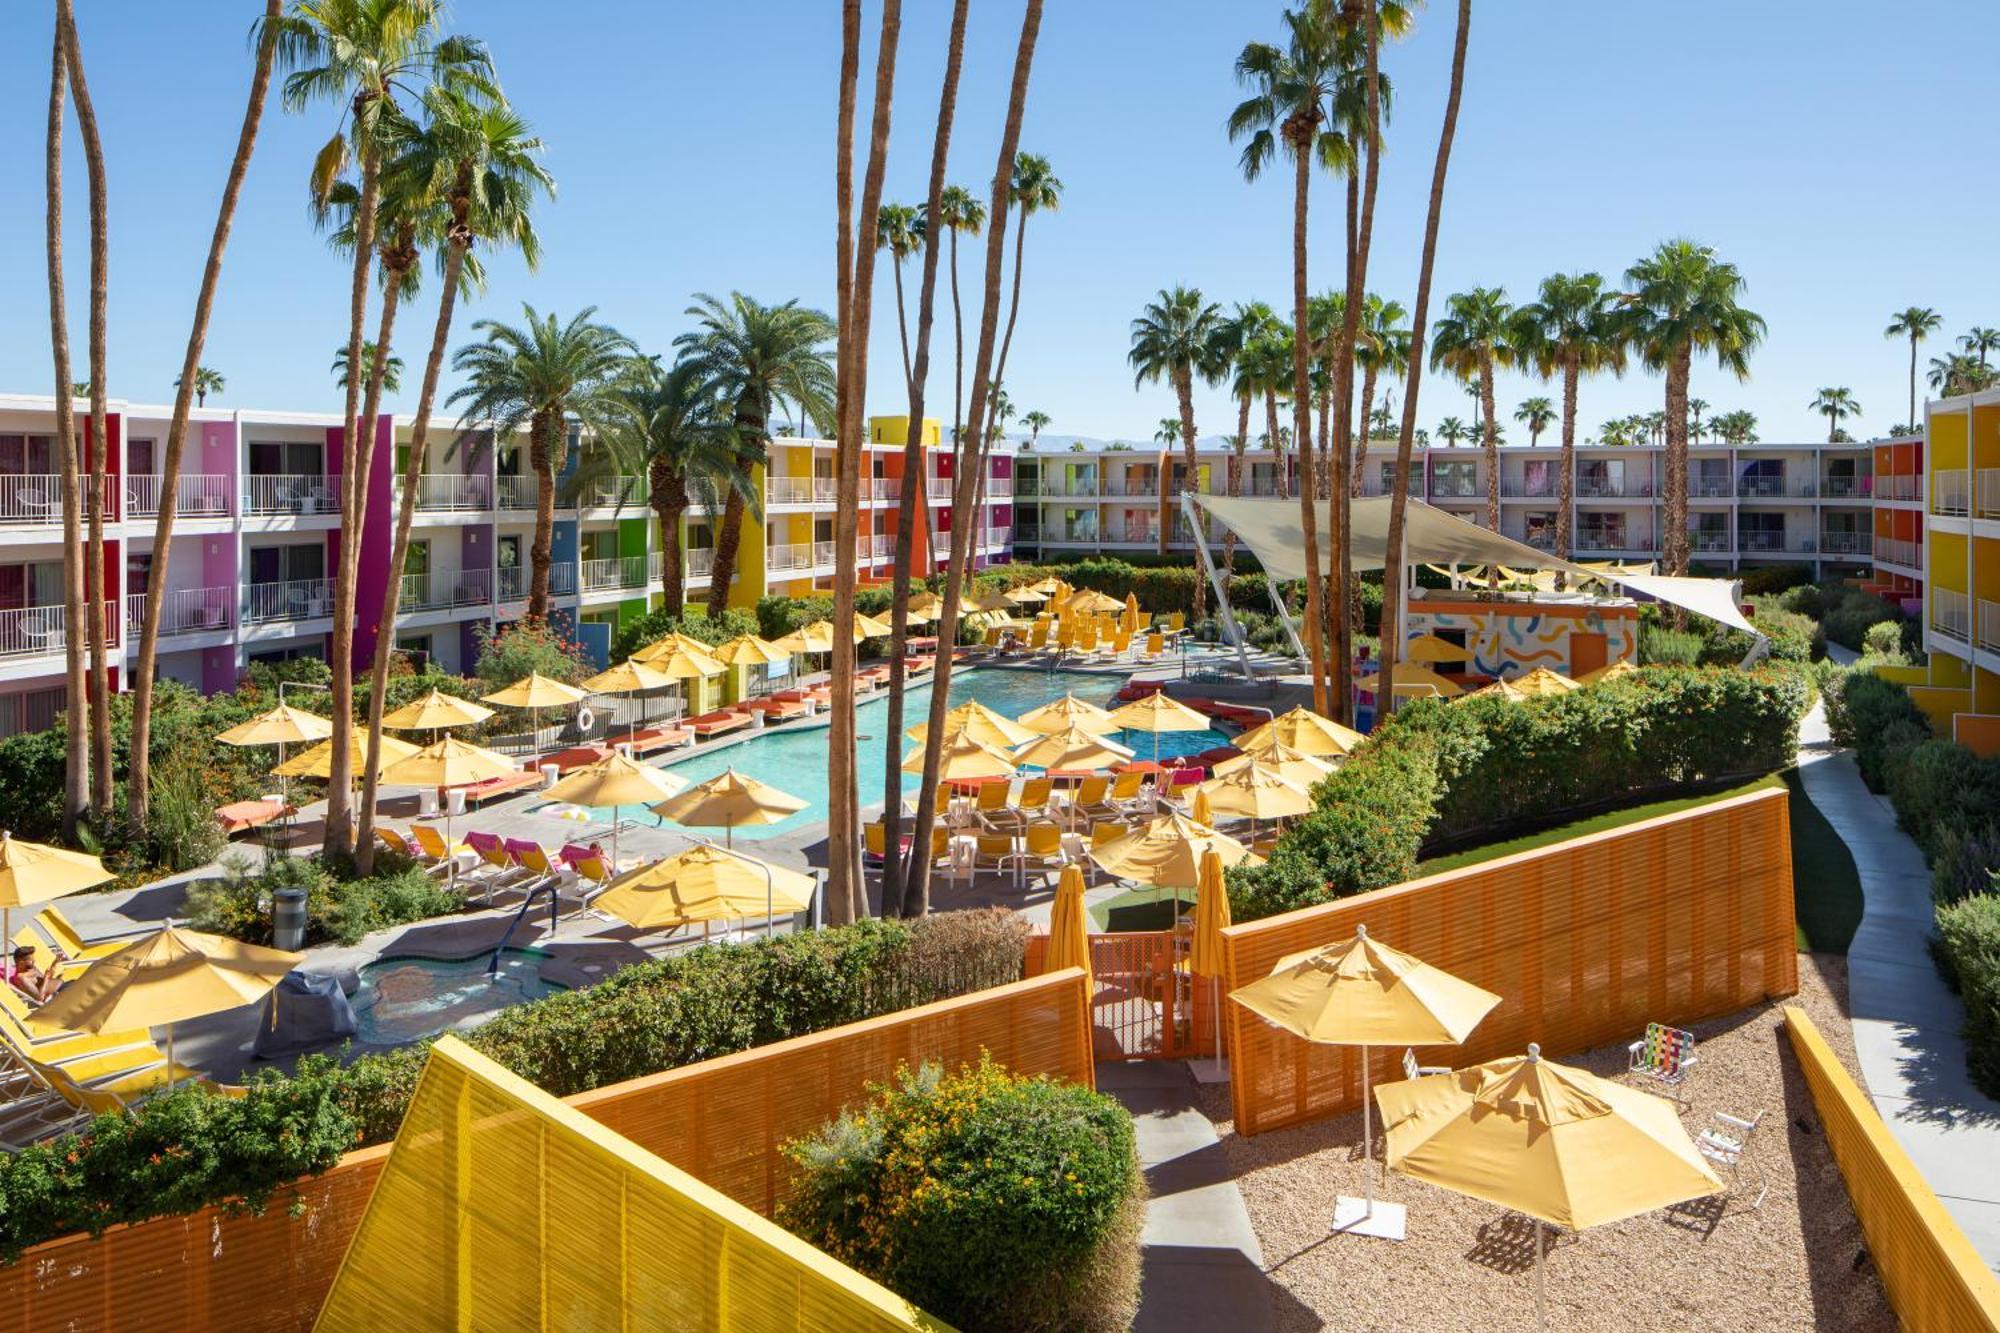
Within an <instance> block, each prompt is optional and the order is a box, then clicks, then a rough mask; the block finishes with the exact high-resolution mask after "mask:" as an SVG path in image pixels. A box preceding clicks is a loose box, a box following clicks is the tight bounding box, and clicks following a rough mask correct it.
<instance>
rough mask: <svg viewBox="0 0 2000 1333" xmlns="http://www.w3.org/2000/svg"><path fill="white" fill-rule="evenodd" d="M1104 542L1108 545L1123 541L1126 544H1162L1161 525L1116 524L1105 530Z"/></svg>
mask: <svg viewBox="0 0 2000 1333" xmlns="http://www.w3.org/2000/svg"><path fill="white" fill-rule="evenodd" d="M1104 542H1105V544H1106V545H1107V546H1115V545H1118V544H1121V543H1122V544H1124V545H1126V546H1139V545H1144V546H1158V545H1159V544H1160V525H1159V524H1157V523H1125V524H1119V525H1114V526H1112V527H1108V528H1106V529H1105V530H1104Z"/></svg>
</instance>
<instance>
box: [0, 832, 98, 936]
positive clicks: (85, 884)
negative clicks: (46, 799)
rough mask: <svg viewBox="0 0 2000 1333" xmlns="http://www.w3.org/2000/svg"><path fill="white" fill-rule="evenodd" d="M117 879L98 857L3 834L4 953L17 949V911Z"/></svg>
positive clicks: (0, 915) (0, 905) (0, 911)
mask: <svg viewBox="0 0 2000 1333" xmlns="http://www.w3.org/2000/svg"><path fill="white" fill-rule="evenodd" d="M115 878H117V876H115V875H113V874H112V873H111V872H110V871H109V870H106V869H105V868H104V863H103V862H102V861H100V860H98V859H97V858H96V857H94V856H89V855H86V854H85V853H83V852H72V851H70V850H69V849H68V848H66V847H45V846H43V845H42V844H41V843H39V842H22V841H21V840H20V839H19V838H16V837H15V836H14V835H12V834H11V833H6V832H0V949H10V948H12V947H13V941H14V919H13V917H14V909H15V908H16V907H29V906H32V905H33V904H35V903H45V902H48V901H49V900H51V899H53V898H61V897H64V896H66V895H68V894H72V893H80V892H82V891H83V890H84V889H88V888H93V887H95V886H97V885H99V884H103V883H105V882H106V881H107V880H111V879H115Z"/></svg>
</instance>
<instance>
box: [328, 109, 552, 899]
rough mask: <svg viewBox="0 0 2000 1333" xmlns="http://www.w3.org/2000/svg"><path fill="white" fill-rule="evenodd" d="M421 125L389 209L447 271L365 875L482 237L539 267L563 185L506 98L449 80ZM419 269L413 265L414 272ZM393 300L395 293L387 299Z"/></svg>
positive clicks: (391, 631) (391, 176)
mask: <svg viewBox="0 0 2000 1333" xmlns="http://www.w3.org/2000/svg"><path fill="white" fill-rule="evenodd" d="M424 111H425V121H424V123H423V124H421V125H417V124H413V123H411V122H409V121H406V120H403V119H402V118H400V117H397V118H396V119H395V121H394V122H392V123H393V124H394V126H395V129H396V131H397V133H398V137H397V138H396V139H395V141H394V143H393V147H392V149H391V153H392V156H390V158H389V160H388V161H387V162H386V163H385V165H384V167H383V171H382V180H383V186H382V195H383V216H384V217H385V218H388V219H391V220H392V223H393V225H394V226H395V228H396V229H397V230H398V231H399V232H406V233H407V234H409V235H410V236H412V237H413V238H415V239H416V240H417V241H419V242H420V243H423V244H426V245H429V246H431V247H432V248H434V249H436V250H438V251H440V252H441V257H442V261H443V262H442V265H441V268H442V270H443V272H442V280H441V282H440V290H439V294H438V313H437V320H436V322H435V324H434V325H433V326H432V330H431V346H430V353H429V355H428V356H427V357H426V358H425V361H424V382H423V388H422V390H421V391H420V392H419V394H418V397H417V415H416V420H415V421H414V422H413V423H412V424H411V427H410V444H409V451H408V456H407V457H406V458H405V459H404V463H403V479H402V480H403V486H402V503H401V504H400V505H399V506H398V508H397V511H396V534H395V537H394V539H393V541H392V542H391V545H390V554H389V577H388V582H387V585H386V587H385V588H384V590H383V596H382V605H381V608H380V610H379V611H378V613H377V619H376V626H375V647H374V656H373V660H372V662H371V663H370V671H369V681H370V688H369V691H368V724H367V725H368V744H367V750H366V754H367V764H366V766H365V767H364V769H363V770H362V779H361V784H362V785H361V793H362V800H361V810H360V817H359V820H358V822H357V825H356V830H355V833H356V837H355V861H356V864H357V866H358V867H359V869H360V870H361V872H362V873H363V874H366V873H368V871H369V870H371V869H372V868H373V863H374V850H375V849H374V844H375V836H374V834H375V792H376V787H377V782H378V780H379V777H380V772H379V770H380V764H379V762H378V759H377V755H378V754H379V752H380V750H381V746H382V715H383V713H382V710H383V707H384V705H385V703H386V701H387V698H388V692H389V691H388V685H389V662H390V658H391V655H392V654H393V652H394V649H395V642H396V613H397V610H398V607H399V604H400V602H401V600H402V592H403V572H404V570H405V568H406V567H407V566H408V563H409V555H410V528H411V523H412V521H413V520H414V518H415V516H416V510H417V492H418V488H419V486H420V485H421V483H422V481H423V476H424V471H425V465H426V463H427V461H428V458H429V453H430V426H431V413H432V410H433V408H434V406H435V404H436V402H437V391H438V381H439V379H440V377H441V375H442V373H443V370H444V354H445V348H446V346H447V345H448V344H449V342H450V340H451V326H452V319H453V316H454V313H455V311H456V310H457V302H458V296H459V294H460V291H461V289H472V288H476V287H478V286H479V285H481V283H482V281H483V278H484V272H483V267H482V265H481V264H480V262H479V260H478V258H477V257H476V256H475V255H474V254H473V246H474V244H475V243H479V242H483V243H485V244H486V245H487V246H488V247H492V248H498V247H505V246H512V247H514V248H516V249H518V250H520V252H521V255H522V258H523V259H524V260H525V261H526V264H527V266H528V268H529V269H530V270H532V269H534V268H535V267H536V265H537V264H538V262H539V260H540V257H541V244H540V241H539V239H538V237H537V236H536V234H535V229H534V225H533V223H532V221H531V220H530V214H531V211H532V209H533V206H534V202H535V200H536V199H537V198H538V197H539V196H541V195H542V194H545V193H546V194H553V193H554V190H555V182H554V181H553V180H552V179H551V178H550V177H549V174H548V172H547V171H545V170H543V168H542V166H541V163H540V161H539V160H538V159H539V157H540V155H541V151H542V143H541V140H539V139H537V138H535V137H534V135H533V134H532V132H531V131H530V129H529V127H528V124H527V122H526V121H524V120H522V119H521V117H520V116H519V115H517V114H516V113H515V112H514V110H513V109H512V108H511V107H509V106H507V105H506V104H505V103H504V102H489V101H487V100H485V99H474V98H471V97H468V96H466V95H464V93H462V92H460V91H458V90H455V89H452V88H450V87H447V86H445V85H442V84H434V85H432V86H431V87H430V88H428V89H426V90H425V91H424ZM415 272H416V270H415V268H414V267H412V268H411V269H410V270H409V273H410V276H411V277H414V275H415ZM385 304H386V300H385Z"/></svg>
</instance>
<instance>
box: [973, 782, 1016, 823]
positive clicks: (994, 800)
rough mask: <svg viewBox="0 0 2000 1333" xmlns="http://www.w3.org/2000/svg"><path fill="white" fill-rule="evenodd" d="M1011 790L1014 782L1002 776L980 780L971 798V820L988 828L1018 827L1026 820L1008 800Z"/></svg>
mask: <svg viewBox="0 0 2000 1333" xmlns="http://www.w3.org/2000/svg"><path fill="white" fill-rule="evenodd" d="M1013 790H1014V784H1013V783H1012V782H1011V781H1008V780H1006V779H1004V778H995V779H993V780H991V781H988V782H982V783H981V784H980V785H979V788H978V792H977V794H976V795H975V796H974V797H973V798H972V818H973V820H974V821H975V822H976V823H979V824H981V825H984V826H985V827H988V828H1018V827H1020V826H1021V825H1022V824H1023V823H1025V822H1027V821H1026V820H1025V819H1024V818H1022V816H1021V813H1020V812H1019V811H1018V810H1015V809H1014V808H1013V807H1012V806H1011V805H1010V804H1009V802H1008V799H1007V798H1008V795H1009V793H1011V792H1012V791H1013Z"/></svg>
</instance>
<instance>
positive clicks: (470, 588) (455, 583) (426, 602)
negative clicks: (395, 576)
mask: <svg viewBox="0 0 2000 1333" xmlns="http://www.w3.org/2000/svg"><path fill="white" fill-rule="evenodd" d="M492 602H493V590H492V584H491V583H490V582H489V580H488V576H487V572H486V571H485V570H483V569H431V570H425V571H424V572H422V573H418V574H405V575H403V590H402V595H401V597H400V599H399V600H398V601H397V604H396V605H397V609H398V611H400V612H402V613H404V614H412V613H415V612H418V611H450V610H453V609H455V608H458V607H462V606H490V605H491V604H492Z"/></svg>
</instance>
